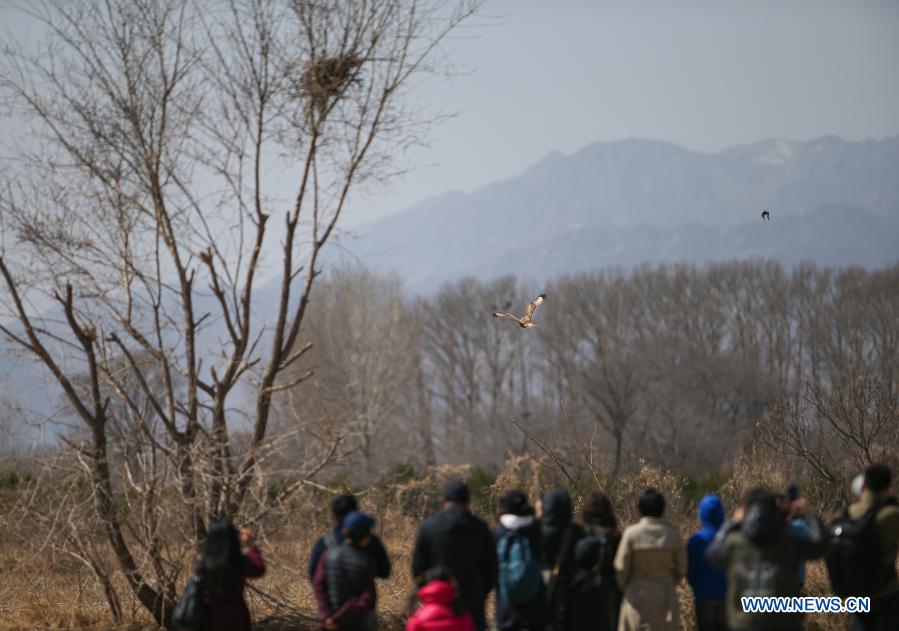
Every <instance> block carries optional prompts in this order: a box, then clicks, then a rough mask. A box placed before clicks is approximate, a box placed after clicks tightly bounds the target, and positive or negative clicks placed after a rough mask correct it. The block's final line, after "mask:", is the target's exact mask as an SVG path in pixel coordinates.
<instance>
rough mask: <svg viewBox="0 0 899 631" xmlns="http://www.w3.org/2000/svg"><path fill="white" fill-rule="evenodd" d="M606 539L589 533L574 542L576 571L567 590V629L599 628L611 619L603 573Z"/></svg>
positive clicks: (579, 630)
mask: <svg viewBox="0 0 899 631" xmlns="http://www.w3.org/2000/svg"><path fill="white" fill-rule="evenodd" d="M602 551H603V542H602V541H600V540H599V539H597V538H596V537H591V536H587V537H584V538H583V539H581V540H580V541H578V542H577V545H575V546H574V568H575V569H574V574H572V576H571V580H570V581H569V582H568V587H567V589H566V590H565V629H566V631H581V630H582V629H597V628H600V627H599V625H600V624H603V622H604V621H607V620H608V619H609V616H608V612H607V611H606V607H607V606H608V603H609V600H608V599H607V598H605V594H604V590H603V584H602V583H603V579H602V576H601V575H600V572H599V568H600V561H601V559H602Z"/></svg>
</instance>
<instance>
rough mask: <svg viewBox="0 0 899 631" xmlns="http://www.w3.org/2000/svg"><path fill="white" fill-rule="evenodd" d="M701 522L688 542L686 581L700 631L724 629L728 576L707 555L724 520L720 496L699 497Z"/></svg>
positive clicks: (719, 630) (725, 625) (721, 630)
mask: <svg viewBox="0 0 899 631" xmlns="http://www.w3.org/2000/svg"><path fill="white" fill-rule="evenodd" d="M699 521H700V523H702V528H700V529H699V530H697V531H696V532H694V533H693V536H691V537H690V541H688V542H687V582H688V583H690V587H692V588H693V600H694V602H695V605H696V626H697V628H698V629H699V631H723V630H724V629H726V628H727V623H726V622H725V612H726V610H725V606H724V600H725V598H726V597H727V577H726V576H725V574H724V570H720V569H718V568H717V567H715V566H713V565H712V564H711V563H709V561H708V559H706V556H705V552H706V549H707V548H708V547H709V545H710V544H711V543H712V540H713V539H714V538H715V535H716V534H717V533H718V529H719V528H721V524H723V523H724V506H723V505H722V503H721V498H720V497H718V496H717V495H714V494H711V495H706V496H705V497H703V498H702V500H700V502H699Z"/></svg>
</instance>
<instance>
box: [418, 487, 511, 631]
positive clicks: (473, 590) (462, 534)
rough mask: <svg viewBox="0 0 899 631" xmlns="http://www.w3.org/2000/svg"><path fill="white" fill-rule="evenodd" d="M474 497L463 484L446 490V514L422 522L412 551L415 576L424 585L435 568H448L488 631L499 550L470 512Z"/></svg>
mask: <svg viewBox="0 0 899 631" xmlns="http://www.w3.org/2000/svg"><path fill="white" fill-rule="evenodd" d="M469 500H470V494H469V491H468V487H467V486H466V485H465V483H464V482H462V481H461V480H452V481H450V482H449V483H448V484H447V485H446V487H445V488H444V490H443V501H442V510H441V511H440V512H439V513H437V514H436V515H432V516H431V517H428V518H427V519H426V520H424V522H422V524H421V527H420V528H419V530H418V536H417V537H416V539H415V547H414V549H413V551H412V575H413V576H414V577H415V579H416V582H417V583H418V584H421V582H422V580H423V577H424V574H425V572H427V571H428V570H430V569H431V568H434V567H438V566H444V567H447V568H448V569H449V570H450V571H451V572H452V574H453V576H454V577H455V578H456V582H457V583H458V585H459V595H460V600H461V601H462V603H463V605H464V606H465V607H466V608H467V609H468V611H469V612H470V613H471V615H472V617H473V618H474V621H475V626H476V627H477V628H478V631H483V630H484V629H486V628H487V620H486V614H485V612H484V604H485V601H486V600H487V595H488V594H489V593H490V590H491V589H493V588H494V587H495V586H496V574H497V564H496V549H495V548H494V545H493V537H492V536H491V535H490V529H489V528H488V527H487V524H485V523H484V522H483V520H481V519H479V518H477V517H475V516H474V515H472V514H471V512H470V511H469V510H468V503H469Z"/></svg>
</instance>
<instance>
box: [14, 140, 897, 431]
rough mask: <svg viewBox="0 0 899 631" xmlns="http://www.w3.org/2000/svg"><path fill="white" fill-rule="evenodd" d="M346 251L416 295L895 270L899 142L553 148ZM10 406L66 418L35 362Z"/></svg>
mask: <svg viewBox="0 0 899 631" xmlns="http://www.w3.org/2000/svg"><path fill="white" fill-rule="evenodd" d="M766 209H767V210H769V211H770V213H771V220H770V221H767V222H766V221H763V220H762V218H761V213H762V211H763V210H766ZM341 241H342V243H341V246H342V247H340V248H333V247H332V248H331V249H330V254H329V256H328V257H327V258H326V260H325V262H324V267H325V269H327V267H328V266H329V265H332V264H334V263H335V262H336V261H337V259H338V257H340V256H345V254H341V252H347V251H349V252H350V253H351V255H352V258H353V259H354V260H356V261H358V262H361V263H363V264H364V265H367V266H369V267H371V268H374V269H377V270H382V271H394V272H396V273H398V274H399V276H400V277H401V278H402V279H403V280H404V281H405V283H406V286H407V288H408V289H409V290H410V291H412V292H417V293H422V294H429V293H432V292H433V291H435V290H436V289H437V288H439V286H440V285H441V284H442V283H444V282H447V281H452V280H455V279H458V278H461V277H464V276H477V277H479V278H484V279H486V278H491V277H497V276H502V275H506V274H512V273H514V274H518V275H519V276H522V277H525V278H528V279H530V280H534V281H540V280H542V279H543V280H545V279H549V278H552V277H555V276H559V275H565V274H572V273H576V272H580V271H587V270H593V269H597V268H601V267H608V266H619V267H628V266H632V265H637V264H640V263H643V262H652V263H665V262H682V261H690V262H697V263H705V262H709V261H719V260H732V259H742V258H755V259H761V258H764V259H772V260H776V261H780V262H782V263H783V264H784V265H787V266H792V265H795V264H797V263H799V262H801V261H813V262H815V263H818V264H820V265H838V266H845V265H860V266H864V267H880V266H886V265H892V264H895V263H896V261H897V260H899V136H896V137H892V138H887V139H883V140H866V141H862V142H849V141H845V140H841V139H839V138H836V137H833V136H826V137H822V138H817V139H814V140H810V141H805V142H791V141H785V140H766V141H762V142H758V143H755V144H751V145H745V146H740V147H733V148H730V149H726V150H724V151H720V152H718V153H699V152H695V151H689V150H686V149H683V148H681V147H678V146H676V145H672V144H668V143H664V142H657V141H650V140H637V139H629V140H622V141H619V142H611V143H597V144H592V145H589V146H587V147H585V148H584V149H582V150H580V151H578V152H576V153H574V154H572V155H563V154H561V153H558V152H553V153H550V154H549V155H547V156H546V157H545V158H544V159H543V160H541V161H540V162H538V163H537V164H535V165H533V166H532V167H530V168H528V169H526V170H525V171H524V172H523V173H521V174H519V175H518V176H516V177H513V178H510V179H508V180H505V181H501V182H496V183H494V184H491V185H489V186H486V187H484V188H481V189H478V190H475V191H473V192H471V193H461V192H448V193H445V194H442V195H439V196H437V197H433V198H431V199H428V200H425V201H423V202H421V203H419V204H417V205H415V206H413V207H411V208H409V209H407V210H404V211H401V212H397V213H395V214H393V215H388V216H387V217H385V218H383V219H380V220H378V221H374V222H371V223H369V224H366V225H363V226H361V227H358V228H356V229H354V230H353V231H352V232H351V233H349V232H348V233H344V234H343V235H342V236H341ZM277 294H278V288H277V286H275V284H274V283H273V282H271V281H270V282H268V283H262V284H260V285H259V287H258V288H257V290H256V292H255V299H254V309H255V310H256V311H257V312H258V313H260V314H265V313H270V311H271V310H270V309H269V308H267V305H270V304H271V302H272V301H273V300H274V297H275V296H277ZM210 301H211V298H210V297H208V296H207V297H205V298H202V297H198V301H197V307H198V309H201V310H203V309H207V308H208V309H209V310H211V311H213V312H214V311H215V309H214V307H213V306H212V305H211V303H210V304H208V305H207V304H206V303H209V302H210ZM204 305H206V306H205V307H204ZM44 315H45V316H48V318H49V320H51V321H53V320H60V319H61V316H60V315H59V314H55V315H52V314H44ZM221 327H222V325H221V324H220V323H215V322H213V323H212V324H211V326H210V329H209V330H208V331H207V332H206V334H205V335H204V338H203V340H202V341H201V344H202V345H203V348H202V349H201V353H202V354H205V355H208V354H211V353H213V352H215V350H216V348H217V347H218V348H220V343H219V342H218V339H219V338H220V337H221V336H222V335H223V333H224V332H223V329H222V328H221ZM11 328H13V330H17V329H18V327H17V326H16V325H14V324H12V325H11ZM8 348H9V346H8V345H7V344H5V343H0V349H8ZM3 398H6V399H10V400H11V402H12V403H13V404H16V403H21V404H23V405H24V407H25V408H26V409H28V410H31V412H32V413H33V414H36V415H37V416H38V417H43V418H46V417H57V416H58V412H57V409H58V407H59V405H60V403H61V396H60V395H59V394H58V387H57V386H56V385H55V384H53V383H52V380H51V379H48V375H47V374H46V372H45V371H44V370H43V369H42V368H41V367H40V366H38V365H37V364H36V363H34V361H33V360H32V359H30V358H27V357H23V356H21V355H19V354H14V353H10V352H8V351H7V352H3V351H2V350H0V403H2V399H3ZM0 413H2V410H0ZM51 431H52V430H51ZM0 438H2V437H0ZM28 442H30V440H29V441H28Z"/></svg>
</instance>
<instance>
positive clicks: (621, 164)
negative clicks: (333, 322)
mask: <svg viewBox="0 0 899 631" xmlns="http://www.w3.org/2000/svg"><path fill="white" fill-rule="evenodd" d="M766 209H767V210H769V211H770V213H771V221H770V222H764V223H763V222H762V219H761V213H762V211H763V210H766ZM343 247H344V248H345V249H346V250H348V251H349V252H351V253H352V255H353V256H354V257H355V258H356V259H358V260H359V261H361V262H362V263H363V264H365V265H369V266H372V267H374V268H376V269H381V270H384V271H395V272H397V273H398V274H399V275H400V276H401V277H402V278H404V279H405V281H406V282H407V284H408V286H409V288H410V289H412V290H413V291H418V292H424V293H429V292H430V291H433V289H434V288H436V287H438V286H439V285H440V284H441V283H443V282H446V281H451V280H454V279H456V278H459V277H462V276H469V275H475V276H478V277H491V276H498V275H504V274H509V273H517V274H520V275H523V276H527V277H531V278H535V279H541V278H550V277H553V276H557V275H560V274H569V273H574V272H579V271H585V270H590V269H595V268H599V267H605V266H625V267H626V266H631V265H634V264H637V263H641V262H647V261H648V262H656V263H665V262H681V261H693V262H699V263H703V262H708V261H715V260H725V259H742V258H767V259H773V260H777V261H780V262H782V263H784V264H785V265H788V266H792V265H794V264H796V263H798V262H800V261H804V260H808V261H814V262H816V263H819V264H821V265H861V266H865V267H878V266H883V265H889V264H891V263H894V262H895V261H896V260H897V259H899V136H896V137H891V138H886V139H883V140H865V141H861V142H850V141H846V140H842V139H840V138H837V137H835V136H824V137H821V138H816V139H813V140H809V141H801V142H796V141H787V140H780V139H773V140H765V141H761V142H758V143H754V144H750V145H743V146H738V147H732V148H729V149H725V150H723V151H720V152H718V153H700V152H696V151H690V150H687V149H684V148H681V147H679V146H677V145H673V144H669V143H664V142H659V141H652V140H640V139H627V140H622V141H618V142H609V143H596V144H591V145H589V146H587V147H585V148H583V149H581V150H580V151H578V152H576V153H574V154H571V155H563V154H561V153H559V152H553V153H550V154H549V155H547V156H546V157H545V158H544V159H542V160H541V161H540V162H538V163H537V164H535V165H533V166H532V167H530V168H528V169H526V170H525V171H524V172H522V173H521V174H519V175H517V176H515V177H513V178H510V179H507V180H505V181H501V182H497V183H494V184H491V185H488V186H486V187H483V188H481V189H478V190H475V191H473V192H471V193H461V192H458V191H453V192H448V193H445V194H442V195H439V196H437V197H433V198H431V199H428V200H425V201H423V202H421V203H419V204H417V205H415V206H413V207H411V208H409V209H407V210H404V211H401V212H397V213H395V214H392V215H388V216H387V217H385V218H383V219H380V220H377V221H374V222H371V223H369V224H365V225H363V226H361V227H359V228H357V229H355V230H354V231H353V234H352V235H349V236H346V237H344V239H343Z"/></svg>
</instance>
